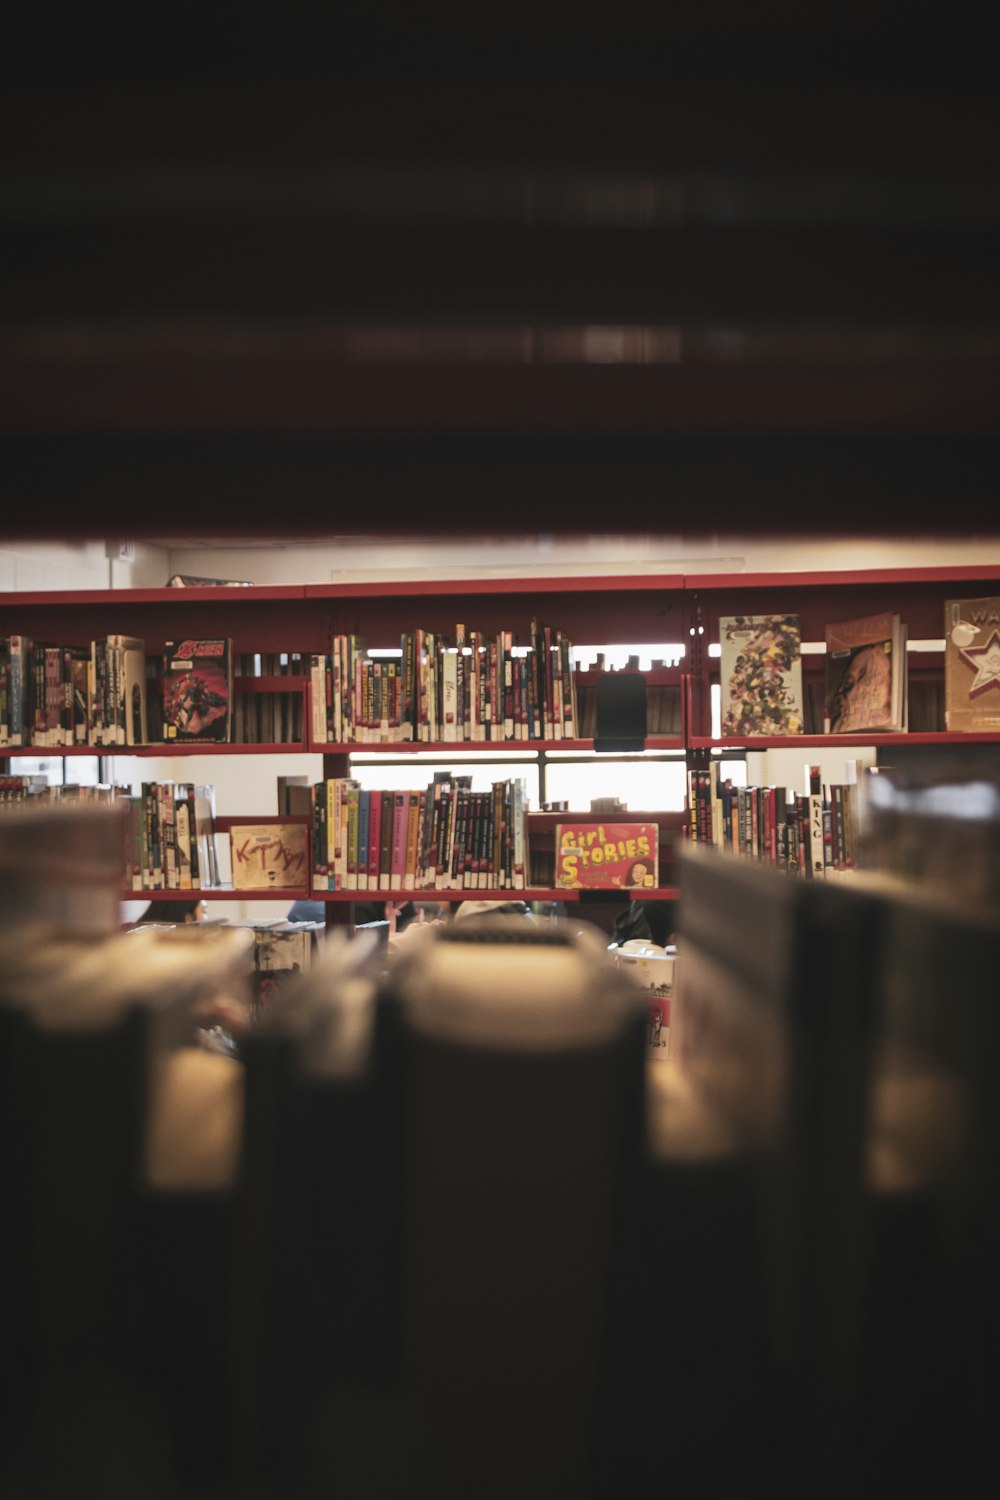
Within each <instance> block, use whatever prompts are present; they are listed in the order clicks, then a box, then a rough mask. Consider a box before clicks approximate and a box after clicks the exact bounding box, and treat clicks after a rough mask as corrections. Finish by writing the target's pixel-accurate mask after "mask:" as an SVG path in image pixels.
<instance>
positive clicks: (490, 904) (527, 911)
mask: <svg viewBox="0 0 1000 1500" xmlns="http://www.w3.org/2000/svg"><path fill="white" fill-rule="evenodd" d="M534 915H535V914H534V912H533V911H532V910H531V907H530V906H529V905H528V903H527V901H518V900H512V901H462V902H460V903H459V905H458V906H457V907H456V909H455V915H454V917H453V918H452V921H454V922H464V921H465V920H466V919H467V918H468V917H531V918H532V919H534Z"/></svg>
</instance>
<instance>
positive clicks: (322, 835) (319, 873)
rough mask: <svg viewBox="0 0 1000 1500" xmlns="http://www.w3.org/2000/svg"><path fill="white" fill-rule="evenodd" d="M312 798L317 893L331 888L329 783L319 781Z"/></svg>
mask: <svg viewBox="0 0 1000 1500" xmlns="http://www.w3.org/2000/svg"><path fill="white" fill-rule="evenodd" d="M310 795H311V798H312V832H313V854H312V888H313V892H314V894H316V895H321V894H322V893H323V892H324V891H328V890H329V889H330V881H329V862H328V859H327V783H326V782H325V781H317V782H315V783H314V784H313V786H312V788H311V792H310Z"/></svg>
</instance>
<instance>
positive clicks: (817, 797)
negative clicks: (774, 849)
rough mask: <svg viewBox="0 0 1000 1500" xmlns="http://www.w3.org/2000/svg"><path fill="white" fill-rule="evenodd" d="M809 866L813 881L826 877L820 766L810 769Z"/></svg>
mask: <svg viewBox="0 0 1000 1500" xmlns="http://www.w3.org/2000/svg"><path fill="white" fill-rule="evenodd" d="M808 817H809V866H808V874H809V876H810V878H811V879H813V880H822V879H824V877H825V873H826V869H825V858H824V854H823V784H822V781H821V772H820V767H819V766H810V767H809V801H808Z"/></svg>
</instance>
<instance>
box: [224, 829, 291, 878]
mask: <svg viewBox="0 0 1000 1500" xmlns="http://www.w3.org/2000/svg"><path fill="white" fill-rule="evenodd" d="M308 838H309V830H308V828H307V827H306V825H305V824H304V823H237V824H234V825H233V826H232V827H231V828H230V830H229V847H230V854H231V858H232V866H233V889H234V890H237V891H253V890H257V891H259V890H266V889H268V888H273V889H275V890H286V889H288V890H291V889H293V888H296V887H299V886H301V887H303V888H304V887H305V886H306V884H307V881H308V878H309V869H308V856H307V843H308Z"/></svg>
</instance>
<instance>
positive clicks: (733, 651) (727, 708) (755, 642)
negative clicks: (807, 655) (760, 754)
mask: <svg viewBox="0 0 1000 1500" xmlns="http://www.w3.org/2000/svg"><path fill="white" fill-rule="evenodd" d="M719 640H720V649H721V661H720V681H721V684H722V733H723V734H724V735H757V734H761V735H782V734H801V733H802V731H803V726H804V722H805V720H804V714H803V707H802V661H801V650H802V640H801V634H800V628H799V619H798V616H797V615H731V616H727V617H725V618H723V619H720V620H719Z"/></svg>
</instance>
